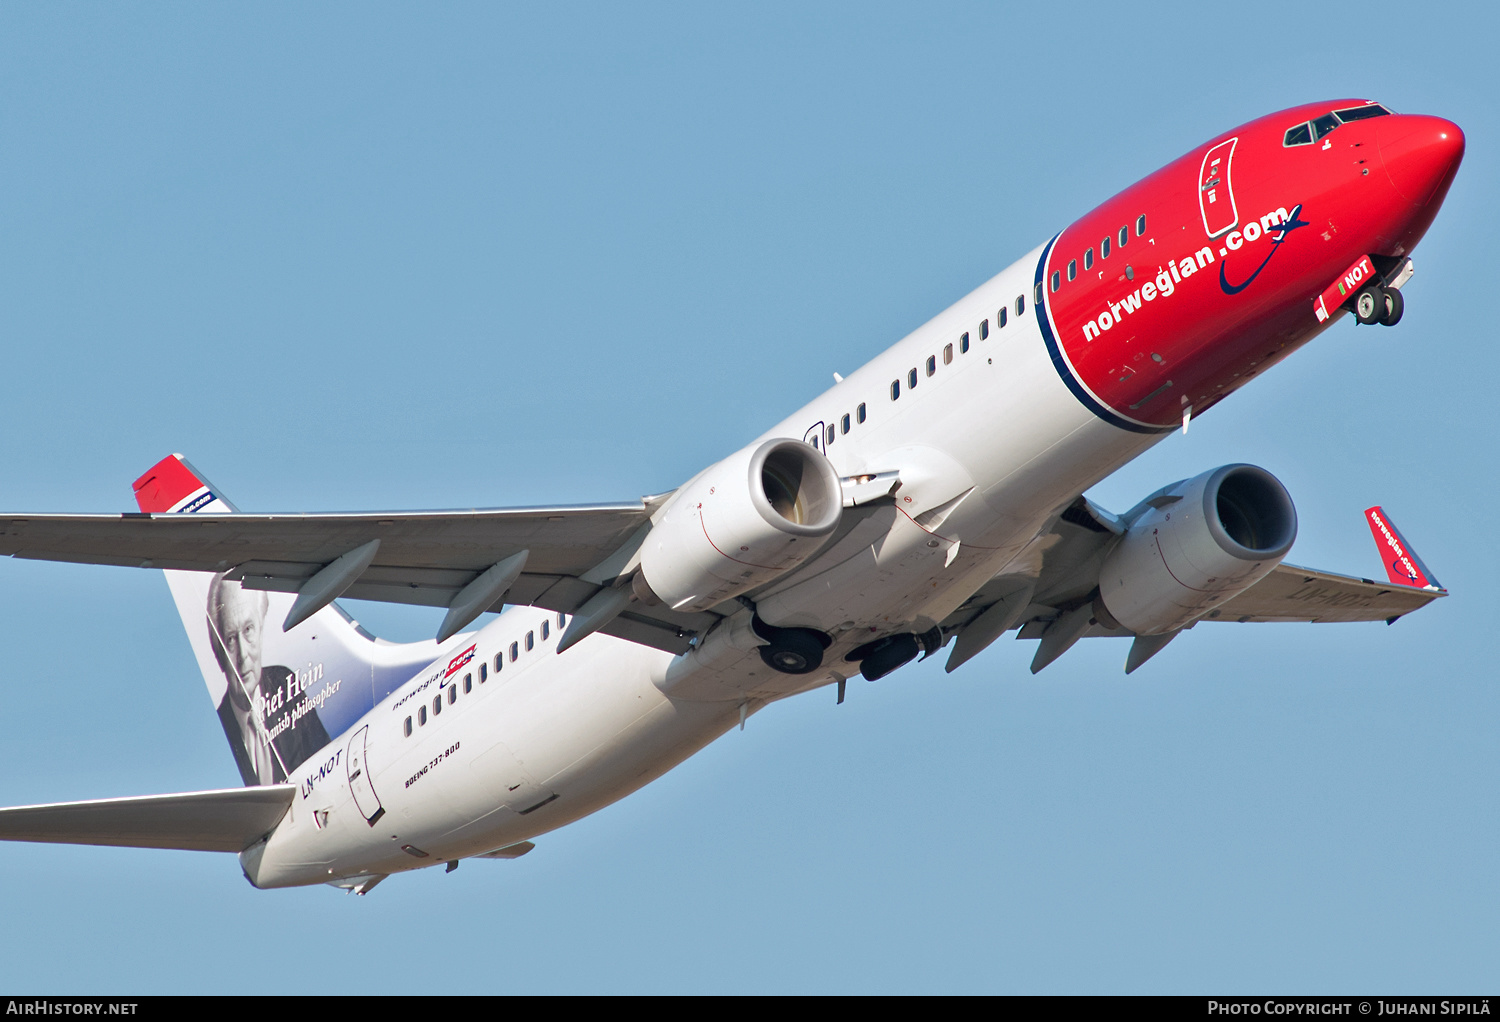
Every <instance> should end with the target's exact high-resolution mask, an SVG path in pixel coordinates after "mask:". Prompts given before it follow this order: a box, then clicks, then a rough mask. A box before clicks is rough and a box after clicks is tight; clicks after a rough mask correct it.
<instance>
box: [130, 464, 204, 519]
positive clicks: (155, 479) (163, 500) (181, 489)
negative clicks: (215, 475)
mask: <svg viewBox="0 0 1500 1022" xmlns="http://www.w3.org/2000/svg"><path fill="white" fill-rule="evenodd" d="M206 485H207V484H206V483H204V482H203V480H201V479H199V478H198V477H197V476H196V475H194V474H193V470H192V469H191V468H189V467H188V464H187V462H185V461H183V460H182V455H180V454H169V455H167V456H166V457H165V458H163V459H161V461H158V462H157V463H156V464H155V465H152V466H151V467H150V468H149V469H147V470H146V473H145V474H144V475H142V476H141V477H140V478H139V479H137V480H136V481H135V502H136V504H137V505H139V506H140V509H141V510H142V511H148V512H151V513H153V514H160V513H162V512H166V511H170V510H172V509H173V508H174V507H176V506H177V505H178V504H181V503H182V502H183V501H184V500H186V499H187V498H189V497H191V496H192V495H193V494H195V493H197V492H198V491H199V490H201V489H204V488H205V486H206Z"/></svg>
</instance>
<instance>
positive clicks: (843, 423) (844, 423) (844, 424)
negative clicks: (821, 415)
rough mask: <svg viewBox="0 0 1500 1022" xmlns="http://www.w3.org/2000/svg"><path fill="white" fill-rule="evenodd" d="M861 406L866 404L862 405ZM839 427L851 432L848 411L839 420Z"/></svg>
mask: <svg viewBox="0 0 1500 1022" xmlns="http://www.w3.org/2000/svg"><path fill="white" fill-rule="evenodd" d="M860 407H864V406H863V405H861V406H860ZM839 429H841V430H843V431H844V432H845V433H847V432H849V414H848V413H847V412H845V413H844V417H843V418H842V419H840V420H839Z"/></svg>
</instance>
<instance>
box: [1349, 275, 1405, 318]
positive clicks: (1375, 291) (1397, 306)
mask: <svg viewBox="0 0 1500 1022" xmlns="http://www.w3.org/2000/svg"><path fill="white" fill-rule="evenodd" d="M1405 311H1406V301H1405V299H1403V298H1402V297H1401V291H1400V289H1398V288H1394V287H1383V286H1381V285H1380V284H1370V285H1369V286H1367V287H1364V288H1361V289H1360V291H1359V293H1358V294H1356V295H1355V296H1354V318H1355V319H1357V320H1358V321H1359V322H1361V323H1363V324H1364V325H1365V326H1373V325H1375V324H1376V323H1379V324H1380V325H1381V326H1395V325H1396V324H1397V323H1399V322H1401V314H1402V313H1403V312H1405Z"/></svg>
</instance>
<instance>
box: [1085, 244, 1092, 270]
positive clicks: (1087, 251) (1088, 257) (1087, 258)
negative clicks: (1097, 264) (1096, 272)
mask: <svg viewBox="0 0 1500 1022" xmlns="http://www.w3.org/2000/svg"><path fill="white" fill-rule="evenodd" d="M1083 268H1084V269H1085V270H1092V269H1093V268H1094V250H1093V249H1091V248H1088V249H1084V252H1083Z"/></svg>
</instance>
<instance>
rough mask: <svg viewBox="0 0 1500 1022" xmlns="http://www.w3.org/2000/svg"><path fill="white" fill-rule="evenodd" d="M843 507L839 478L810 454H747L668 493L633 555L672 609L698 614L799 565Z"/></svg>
mask: <svg viewBox="0 0 1500 1022" xmlns="http://www.w3.org/2000/svg"><path fill="white" fill-rule="evenodd" d="M843 505H844V501H843V491H842V490H841V489H840V486H839V477H838V473H836V472H835V471H834V470H833V466H832V465H830V464H829V463H828V459H827V458H825V457H823V455H821V454H819V453H818V451H817V450H816V449H815V448H813V447H811V446H810V445H808V444H804V443H802V442H801V441H799V440H787V439H782V440H767V441H765V442H764V443H761V444H755V445H752V446H750V447H747V448H745V449H744V450H742V451H740V452H738V453H737V454H732V455H730V456H729V457H727V458H725V459H724V460H723V461H721V462H719V463H718V464H716V465H713V466H712V467H710V468H708V469H707V470H705V471H704V472H702V473H700V474H699V475H698V476H697V477H696V478H694V479H693V480H691V481H690V482H689V483H688V484H687V485H685V486H684V487H683V488H682V489H680V490H678V491H677V493H675V494H673V496H672V498H671V499H670V500H669V501H668V502H667V504H666V506H665V507H664V508H662V510H661V511H660V512H659V514H658V517H657V518H656V519H655V520H654V521H653V523H652V527H651V533H650V534H649V535H648V536H647V537H646V542H645V545H644V546H643V547H642V549H641V576H639V577H643V578H644V580H645V583H646V586H647V587H649V594H647V595H649V596H654V597H655V598H657V599H659V600H661V601H662V602H663V603H665V604H667V605H668V606H669V607H672V608H673V609H674V610H695V611H696V610H706V609H707V608H709V607H712V606H714V605H715V604H718V603H722V602H723V601H724V600H727V599H730V598H732V597H735V596H738V595H740V594H741V593H744V592H746V591H747V590H750V589H753V588H755V587H756V586H759V585H763V584H765V583H767V582H769V581H771V580H772V579H774V578H776V577H777V576H779V575H782V574H784V573H785V572H787V571H790V570H791V569H793V568H795V567H796V566H797V565H799V564H801V563H802V562H803V561H805V560H807V558H808V557H810V556H812V555H813V554H814V553H816V552H817V550H818V548H819V547H820V546H822V541H823V540H824V539H826V538H828V536H830V535H832V533H833V530H834V529H835V528H837V527H838V523H839V517H840V516H841V515H842V513H843Z"/></svg>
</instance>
